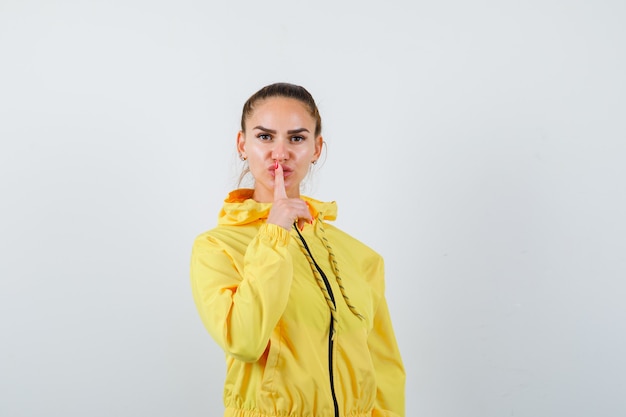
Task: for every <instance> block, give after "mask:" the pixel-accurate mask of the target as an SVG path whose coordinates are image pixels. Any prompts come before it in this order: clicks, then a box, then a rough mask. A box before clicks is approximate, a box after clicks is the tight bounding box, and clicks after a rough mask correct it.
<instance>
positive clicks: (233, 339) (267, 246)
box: [191, 223, 293, 362]
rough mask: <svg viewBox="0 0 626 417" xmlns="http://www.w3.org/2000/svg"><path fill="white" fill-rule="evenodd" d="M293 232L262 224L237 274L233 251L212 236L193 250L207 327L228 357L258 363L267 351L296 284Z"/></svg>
mask: <svg viewBox="0 0 626 417" xmlns="http://www.w3.org/2000/svg"><path fill="white" fill-rule="evenodd" d="M289 239H290V237H289V231H287V230H285V229H283V228H281V227H279V226H276V225H273V224H267V223H266V224H263V225H262V226H261V227H260V229H259V232H258V234H257V236H256V237H255V238H253V239H252V241H251V242H250V244H249V245H248V248H247V250H246V253H245V255H244V263H243V270H240V269H238V268H237V266H236V264H235V262H234V260H233V258H232V256H231V255H230V254H229V253H228V249H227V248H226V247H225V246H224V245H223V244H221V243H220V242H218V241H216V240H215V239H212V238H211V237H209V236H207V235H201V236H200V237H199V238H197V239H196V241H195V242H194V245H193V250H192V257H191V284H192V293H193V297H194V301H195V303H196V307H197V309H198V312H199V313H200V317H201V318H202V322H203V323H204V325H205V327H206V328H207V330H208V331H209V333H210V334H211V336H212V337H213V338H214V339H215V341H216V342H217V343H218V344H219V345H220V346H221V347H222V349H224V351H225V352H226V353H227V354H229V355H231V356H233V357H235V358H236V359H239V360H242V361H247V362H254V361H256V360H257V359H258V358H259V357H261V355H262V354H263V352H264V351H265V349H266V347H267V343H268V341H269V338H270V335H271V333H272V330H273V329H274V328H275V327H276V325H277V323H278V320H279V319H280V317H281V315H282V313H283V311H284V309H285V306H286V305H287V299H288V297H289V289H290V287H291V281H292V278H293V267H292V261H291V256H290V255H289V252H288V250H287V245H288V243H289Z"/></svg>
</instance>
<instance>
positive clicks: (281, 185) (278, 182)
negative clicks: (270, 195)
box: [274, 162, 287, 201]
mask: <svg viewBox="0 0 626 417" xmlns="http://www.w3.org/2000/svg"><path fill="white" fill-rule="evenodd" d="M283 198H287V191H286V190H285V177H283V167H282V166H281V165H280V164H279V163H278V162H277V163H276V169H274V201H276V200H280V199H283Z"/></svg>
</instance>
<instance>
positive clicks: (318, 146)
mask: <svg viewBox="0 0 626 417" xmlns="http://www.w3.org/2000/svg"><path fill="white" fill-rule="evenodd" d="M323 147H324V138H322V137H321V136H318V137H317V138H315V152H314V153H313V158H314V160H316V161H317V160H318V159H320V155H321V154H322V148H323Z"/></svg>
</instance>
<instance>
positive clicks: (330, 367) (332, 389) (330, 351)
mask: <svg viewBox="0 0 626 417" xmlns="http://www.w3.org/2000/svg"><path fill="white" fill-rule="evenodd" d="M295 229H296V232H297V233H298V237H299V238H300V241H302V246H304V249H306V251H307V252H308V254H309V256H310V257H311V259H312V260H313V265H315V269H317V272H319V274H320V275H321V276H322V280H324V285H325V286H326V291H328V295H329V296H330V300H331V301H332V302H333V306H335V308H336V306H337V305H336V304H335V295H334V294H333V290H332V288H331V287H330V282H329V281H328V278H327V277H326V274H325V273H324V271H322V268H320V266H319V265H318V264H317V262H316V261H315V258H314V257H313V254H312V253H311V250H310V249H309V245H307V244H306V240H304V237H303V236H302V234H300V230H298V226H297V225H296V227H295ZM329 328H330V331H329V332H328V373H329V375H330V393H331V394H332V396H333V407H334V409H335V417H339V404H338V403H337V394H336V393H335V375H334V373H333V349H334V345H335V342H334V341H333V333H334V331H335V323H334V322H333V316H332V314H331V315H330V326H329Z"/></svg>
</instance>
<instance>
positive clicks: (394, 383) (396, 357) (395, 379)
mask: <svg viewBox="0 0 626 417" xmlns="http://www.w3.org/2000/svg"><path fill="white" fill-rule="evenodd" d="M378 268H379V274H380V275H379V276H381V277H384V272H383V271H382V269H383V265H382V262H380V264H379V266H378ZM378 287H379V288H378V291H380V294H382V296H381V298H380V301H379V304H378V308H377V309H376V314H375V316H374V323H373V328H372V330H371V332H370V335H369V338H368V346H369V350H370V354H371V357H372V362H373V364H374V369H375V371H376V383H377V391H376V403H375V405H374V412H373V413H372V417H404V415H405V383H406V374H405V370H404V364H403V363H402V357H401V356H400V350H399V348H398V344H397V341H396V336H395V333H394V330H393V326H392V323H391V317H390V314H389V308H388V306H387V301H386V298H385V296H384V281H383V279H381V280H379V281H378Z"/></svg>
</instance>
